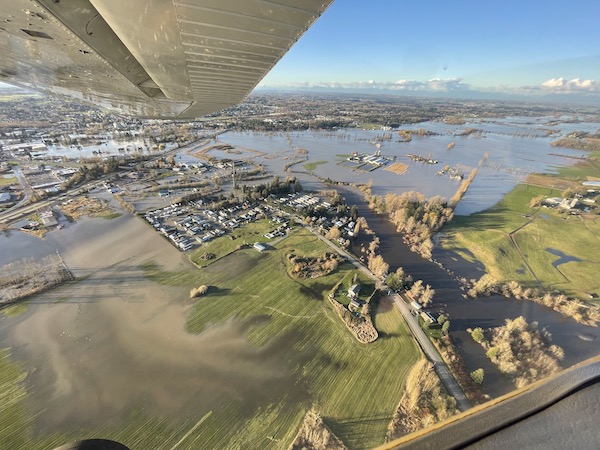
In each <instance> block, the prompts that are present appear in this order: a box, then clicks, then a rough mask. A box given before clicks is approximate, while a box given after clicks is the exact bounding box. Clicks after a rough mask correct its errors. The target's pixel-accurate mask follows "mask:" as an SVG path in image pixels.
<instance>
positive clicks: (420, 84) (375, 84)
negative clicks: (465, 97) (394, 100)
mask: <svg viewBox="0 0 600 450" xmlns="http://www.w3.org/2000/svg"><path fill="white" fill-rule="evenodd" d="M279 87H284V86H279ZM285 87H290V88H329V89H334V88H335V89H380V90H381V89H385V90H393V91H436V92H448V91H457V90H468V89H469V88H470V86H469V85H468V84H465V83H463V80H462V78H432V79H431V80H428V81H416V80H398V81H374V80H368V81H350V82H345V83H342V82H338V81H321V82H314V83H311V82H301V83H292V84H289V85H286V86H285Z"/></svg>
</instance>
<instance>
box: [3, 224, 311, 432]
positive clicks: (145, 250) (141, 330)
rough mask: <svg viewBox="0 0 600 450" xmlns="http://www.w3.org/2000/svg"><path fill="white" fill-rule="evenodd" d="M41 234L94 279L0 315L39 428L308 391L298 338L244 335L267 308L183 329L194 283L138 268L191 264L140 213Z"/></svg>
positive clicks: (247, 404) (250, 404)
mask: <svg viewBox="0 0 600 450" xmlns="http://www.w3.org/2000/svg"><path fill="white" fill-rule="evenodd" d="M42 242H44V243H45V245H47V246H48V247H50V248H51V249H59V250H60V251H61V254H62V255H63V257H64V259H65V261H66V262H67V264H68V265H69V266H70V267H73V268H75V271H76V273H77V275H78V276H82V277H83V276H84V275H85V276H86V278H85V279H82V280H81V281H79V282H78V283H75V284H72V285H68V286H63V287H61V288H58V289H55V290H53V291H51V292H48V293H46V294H43V295H39V296H37V297H36V298H35V299H34V300H32V301H31V302H29V311H28V312H27V313H25V314H24V315H22V316H20V317H17V318H7V317H5V316H0V347H10V348H11V352H12V355H13V357H14V358H16V359H17V360H18V361H20V362H21V363H22V364H23V365H24V367H25V369H26V370H27V372H28V377H27V380H26V381H27V386H28V393H29V395H28V407H29V410H30V413H31V415H32V416H35V421H34V426H35V432H36V433H44V432H50V431H56V430H57V429H60V427H62V426H64V425H65V424H69V425H72V426H77V425H81V426H84V427H86V426H89V427H92V428H94V429H98V428H100V427H103V426H107V425H110V424H118V423H123V421H124V420H126V419H127V418H128V417H129V416H130V414H131V413H132V412H133V411H134V410H136V409H143V410H145V411H147V412H149V413H150V414H152V413H156V414H158V415H159V416H162V417H169V418H170V419H177V418H188V417H198V415H199V414H200V415H202V414H203V413H204V412H207V411H209V410H214V411H215V412H218V411H219V408H221V405H223V404H226V403H228V402H230V401H231V400H238V401H240V402H241V403H243V405H244V408H245V409H247V410H248V411H252V408H255V407H256V405H257V404H258V403H259V402H260V403H264V402H265V401H266V402H267V403H268V402H269V401H270V400H271V399H273V401H275V399H278V398H281V397H283V396H288V397H289V398H291V399H300V398H304V397H305V393H304V392H303V391H302V388H301V386H300V385H298V384H297V383H295V382H294V381H295V380H294V379H293V376H292V371H293V365H294V364H295V363H294V362H293V361H290V360H289V351H288V350H287V349H288V348H289V346H290V345H293V341H294V339H295V338H294V337H290V336H282V337H279V338H278V339H275V340H273V341H272V342H271V343H270V344H269V345H268V346H267V347H263V348H256V347H254V346H252V345H250V344H249V343H248V341H247V339H246V333H247V331H248V328H249V327H250V326H251V325H252V324H253V323H256V321H258V320H266V319H264V318H261V317H255V318H251V319H248V320H245V321H230V322H227V323H226V324H224V325H222V326H218V327H213V328H210V329H208V330H206V331H205V332H203V333H202V334H200V335H191V334H189V333H187V332H186V329H185V324H186V317H187V313H188V308H189V307H190V306H189V299H188V296H187V294H188V293H187V292H186V291H185V290H183V289H182V288H174V287H165V286H161V285H158V284H156V283H154V282H152V281H150V280H148V279H146V278H145V277H144V274H143V272H142V271H141V270H140V268H139V265H140V264H141V263H143V262H145V261H149V260H153V261H156V262H157V263H159V264H161V265H162V266H163V267H164V268H166V269H167V270H176V269H181V268H185V267H184V266H183V265H182V264H183V263H182V259H181V254H180V253H179V252H178V251H177V250H176V249H174V248H173V247H172V246H171V245H170V244H168V243H167V242H166V241H165V240H164V239H162V238H160V237H159V236H158V235H157V234H156V233H155V232H154V231H153V230H151V229H150V228H149V227H147V226H146V225H145V224H144V223H143V222H142V221H141V220H139V219H135V218H133V217H131V216H128V215H124V216H121V217H120V218H118V219H114V220H111V221H107V220H103V219H87V220H83V221H81V222H79V223H77V224H76V225H73V226H72V227H70V228H69V229H66V230H60V231H57V232H53V233H50V234H49V235H48V237H47V239H46V240H45V241H42ZM284 355H287V356H285V359H284ZM300 357H301V355H298V358H300Z"/></svg>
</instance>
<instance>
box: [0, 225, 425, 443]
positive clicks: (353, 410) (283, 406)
mask: <svg viewBox="0 0 600 450" xmlns="http://www.w3.org/2000/svg"><path fill="white" fill-rule="evenodd" d="M275 247H276V248H275V249H272V250H268V251H265V252H263V253H258V252H257V251H255V250H254V249H252V248H248V249H243V250H240V251H237V252H235V253H233V254H231V255H229V256H227V257H225V258H222V259H220V260H219V261H217V262H215V263H214V264H211V265H210V266H208V267H206V268H203V269H200V270H198V269H183V270H180V271H177V272H165V271H164V270H162V269H161V268H160V266H159V265H158V264H156V263H154V262H148V263H146V264H144V265H143V266H142V269H143V270H144V273H145V276H146V278H148V279H150V280H152V281H154V282H156V283H159V284H165V285H171V286H186V287H190V288H191V287H193V286H197V285H199V284H207V285H209V286H210V289H209V292H208V294H206V295H205V296H204V297H200V298H197V299H194V300H189V301H190V304H191V311H190V314H189V317H188V320H187V328H188V331H189V332H190V333H202V332H203V331H207V330H209V329H210V328H211V327H213V326H219V325H220V324H224V323H226V322H228V321H230V320H234V321H237V322H239V321H241V323H245V324H246V325H245V330H246V336H247V340H248V341H249V342H250V344H251V345H253V346H255V347H256V349H257V352H259V354H261V355H263V357H265V358H268V361H273V359H275V360H276V362H277V364H278V365H279V366H280V367H281V371H282V373H285V374H287V375H285V377H286V378H284V379H283V381H282V382H279V383H278V386H279V388H278V389H281V388H282V386H283V387H284V390H283V392H280V393H279V394H278V395H276V396H271V397H268V396H267V397H268V398H265V397H264V395H254V396H252V398H250V399H249V398H239V399H238V398H236V397H235V396H233V398H228V399H227V398H224V399H223V401H222V402H220V403H219V406H218V407H215V406H214V403H213V406H211V408H212V410H210V411H206V409H202V408H203V406H202V405H185V406H184V405H182V409H183V410H185V411H188V413H187V417H188V418H187V419H183V418H182V417H185V416H180V417H179V418H173V417H169V418H167V417H164V416H162V415H161V414H160V412H155V411H152V410H148V409H146V408H138V409H136V410H135V411H134V412H133V413H131V414H130V416H129V417H128V418H127V419H126V420H124V421H122V422H120V423H119V424H118V425H117V426H115V425H112V426H111V425H106V426H101V427H92V428H91V429H90V428H86V427H75V428H73V427H68V426H65V427H64V429H60V430H55V432H53V431H54V430H50V431H46V432H44V433H39V434H36V435H35V436H34V435H33V429H34V427H33V426H32V423H33V421H34V420H35V419H34V416H32V415H30V414H28V413H27V412H26V411H27V410H26V405H27V398H26V393H25V392H26V388H25V386H26V385H24V384H21V383H18V381H20V380H23V379H24V377H25V373H24V372H23V371H22V370H21V369H20V367H19V366H18V365H16V364H15V363H13V362H11V360H10V357H9V354H8V352H5V353H2V354H0V357H1V359H0V381H1V382H2V386H1V390H0V400H1V402H0V405H2V406H0V425H2V429H0V443H8V444H9V447H7V448H24V447H23V445H25V444H26V447H27V448H31V449H47V448H54V447H57V446H58V445H62V444H64V443H66V442H69V441H72V440H74V439H76V438H77V437H80V436H86V437H88V438H92V437H103V438H106V439H114V440H117V441H120V442H122V443H124V444H125V445H127V446H129V447H130V448H152V449H154V448H156V449H158V448H164V449H171V448H175V447H176V446H177V443H178V442H181V443H180V445H179V446H177V448H194V449H213V448H227V449H243V448H261V449H287V448H289V445H290V443H291V442H292V440H293V438H294V436H295V434H296V432H297V431H298V428H299V426H300V423H301V421H302V418H303V416H304V414H305V413H306V411H307V410H308V409H309V408H310V407H311V406H313V405H316V407H317V409H318V411H319V412H320V413H321V414H322V415H323V417H324V420H325V422H326V423H327V425H328V426H330V427H331V429H332V430H333V432H334V433H336V434H337V435H338V436H339V437H340V438H341V439H342V440H343V441H344V442H345V443H346V444H347V445H348V446H349V448H371V447H374V446H377V445H379V444H382V443H383V441H384V437H385V432H386V427H387V425H388V423H389V421H390V420H391V417H392V414H393V411H394V409H395V407H396V405H397V403H398V401H399V399H400V397H401V395H402V391H403V387H404V380H405V377H406V375H407V372H408V371H409V370H410V368H411V367H412V365H413V364H414V363H415V362H416V361H417V360H418V358H419V357H420V353H419V351H418V348H417V346H416V345H415V343H414V340H413V338H412V336H411V335H410V333H409V332H408V330H407V328H406V325H405V323H404V322H403V319H402V318H401V316H400V314H399V313H398V312H397V311H396V310H395V309H394V307H393V305H392V304H391V303H388V301H387V300H381V301H379V302H378V303H377V304H376V305H375V307H374V315H373V320H374V324H375V326H376V328H377V329H378V331H379V334H380V337H379V339H378V340H377V341H375V342H374V343H372V344H367V345H365V344H360V343H359V342H358V341H357V340H356V339H355V338H354V337H353V336H352V334H351V333H350V332H349V331H348V330H347V328H346V327H345V325H344V324H343V323H342V322H341V320H340V319H339V317H338V316H337V314H336V313H335V312H334V311H333V310H332V309H330V307H329V302H328V301H327V300H326V295H327V293H328V292H329V291H330V289H331V288H332V287H333V286H334V285H335V284H336V283H337V282H338V281H340V279H342V278H343V277H345V276H347V275H348V274H351V273H352V272H353V271H354V269H353V268H352V266H350V265H349V264H342V265H340V267H339V269H338V271H336V272H334V273H332V274H329V275H328V276H325V277H321V278H316V279H310V280H296V279H293V278H292V277H291V276H289V273H288V270H289V263H288V261H287V255H288V254H289V253H290V252H292V251H293V252H294V253H296V254H299V255H306V256H317V255H322V254H323V253H324V252H326V251H328V250H329V249H328V247H326V246H325V244H323V243H322V242H321V241H320V240H318V238H316V237H315V236H313V235H312V234H310V233H308V232H307V231H305V230H298V231H296V232H294V233H293V234H292V235H291V236H289V237H288V238H286V239H284V240H282V241H280V242H278V243H277V244H276V246H275ZM279 366H278V367H279ZM241 375H243V374H241ZM288 386H289V387H288ZM278 392H279V391H278ZM299 393H300V394H299ZM204 408H206V406H204ZM48 432H49V433H51V434H47V433H48Z"/></svg>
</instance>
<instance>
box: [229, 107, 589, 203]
mask: <svg viewBox="0 0 600 450" xmlns="http://www.w3.org/2000/svg"><path fill="white" fill-rule="evenodd" d="M554 119H555V118H549V117H546V118H535V119H532V118H508V119H489V120H479V119H478V120H474V121H473V122H472V123H466V124H464V125H448V124H444V123H439V122H424V123H420V124H416V125H411V126H405V127H403V128H406V129H419V128H424V129H426V130H429V131H432V132H434V133H437V135H434V136H428V137H418V136H415V137H413V139H412V140H411V141H410V142H401V140H400V139H399V137H398V135H397V133H395V132H391V133H388V134H391V136H392V137H391V139H390V140H387V139H384V135H385V133H384V132H382V131H366V130H354V129H341V130H332V131H303V132H290V133H260V132H228V133H225V134H222V135H221V136H219V140H220V141H221V142H223V143H227V144H230V145H233V146H235V147H237V148H238V149H240V150H242V151H243V152H244V154H246V149H248V148H250V149H254V150H258V151H260V152H264V155H262V156H256V157H255V158H254V161H255V162H256V163H260V164H263V165H264V166H265V168H266V170H267V171H268V172H269V173H274V174H278V175H280V176H287V175H290V172H285V171H284V167H285V165H286V164H288V163H290V162H291V161H293V160H294V154H295V152H294V149H295V148H303V149H306V150H307V151H308V161H312V162H316V161H326V163H323V164H319V165H318V166H316V167H315V169H314V173H315V174H316V175H318V176H320V177H323V178H327V177H329V178H332V179H334V180H338V181H344V182H357V183H367V182H368V181H370V180H371V181H372V182H373V192H374V193H376V194H386V193H388V192H403V191H408V190H416V191H419V192H422V193H423V194H424V195H426V196H427V197H431V196H434V195H442V196H444V197H446V198H450V197H452V195H454V193H455V192H456V190H457V188H458V185H459V182H458V181H455V180H451V179H450V178H449V177H448V176H439V175H437V173H438V171H440V169H443V168H444V166H446V165H448V166H450V167H451V168H452V169H454V168H457V169H458V170H459V171H460V173H462V174H463V175H465V176H467V175H468V174H469V173H470V171H471V170H472V169H473V168H476V167H478V168H479V172H478V174H477V177H476V178H475V180H474V181H473V183H472V184H471V186H470V188H469V190H468V192H467V194H466V195H465V197H464V198H463V200H462V201H461V202H460V203H459V205H458V207H457V213H458V214H461V215H468V214H472V213H474V212H477V211H482V210H484V209H487V208H489V207H491V206H493V205H494V204H496V203H497V202H498V201H499V200H501V199H502V197H503V195H504V194H506V193H507V192H509V191H510V190H512V188H513V187H514V186H515V184H516V183H518V182H520V181H522V180H523V179H524V178H525V177H526V176H527V175H528V174H529V173H548V172H553V171H555V170H556V168H557V167H560V166H566V165H572V164H573V163H574V162H575V161H576V160H575V159H572V158H573V157H575V158H578V157H582V156H584V155H585V153H584V152H581V151H578V150H572V149H566V148H558V147H552V146H551V145H550V143H551V142H552V141H554V140H556V139H558V138H559V137H560V136H563V135H565V134H566V133H565V132H563V131H562V126H563V125H564V127H565V130H570V129H571V128H570V127H568V126H567V125H570V124H561V125H559V126H554V127H549V126H548V125H546V124H547V123H549V122H550V121H552V120H554ZM578 125H579V126H580V128H581V129H584V130H586V131H595V130H597V129H598V128H599V127H600V124H598V123H583V124H578ZM468 128H475V129H477V130H479V131H480V132H478V133H474V134H470V135H467V136H459V134H460V133H461V132H464V131H465V130H466V129H468ZM550 128H552V129H553V130H554V131H555V134H553V135H552V136H547V135H546V131H547V130H548V129H550ZM451 142H453V143H454V144H455V146H454V148H452V149H451V150H449V149H448V144H449V143H451ZM377 143H378V144H379V145H380V150H381V154H382V155H385V156H387V157H389V158H391V159H394V160H395V161H396V162H400V163H403V164H406V165H407V166H408V168H409V169H408V172H407V173H405V174H404V175H397V174H395V173H392V172H390V171H386V170H383V168H379V169H376V170H374V171H365V170H362V169H361V170H354V169H351V168H349V167H347V166H344V165H343V164H341V163H342V162H343V161H345V159H346V157H347V156H348V155H350V154H351V153H353V152H359V153H374V152H375V151H376V150H377V147H376V146H375V144H377ZM407 153H413V154H421V155H423V156H428V155H431V157H432V158H433V159H436V160H438V161H439V163H438V164H423V163H416V162H413V161H411V160H410V159H409V158H408V157H407ZM486 154H487V159H485V155H486ZM227 157H232V156H231V155H228V156H227ZM484 159H485V160H484ZM303 165H304V163H300V164H296V165H294V166H293V167H292V173H293V174H294V175H296V176H298V177H299V178H300V180H301V182H302V183H303V185H304V186H305V188H308V189H318V188H319V187H320V186H318V183H316V182H315V178H314V177H310V176H306V174H305V173H303V172H307V169H306V168H304V167H303ZM365 168H366V167H363V169H365Z"/></svg>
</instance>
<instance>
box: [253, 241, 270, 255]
mask: <svg viewBox="0 0 600 450" xmlns="http://www.w3.org/2000/svg"><path fill="white" fill-rule="evenodd" d="M253 247H254V250H256V251H258V252H259V253H262V252H264V251H265V250H266V249H267V246H266V245H265V244H261V243H260V242H255V243H254V245H253Z"/></svg>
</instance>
